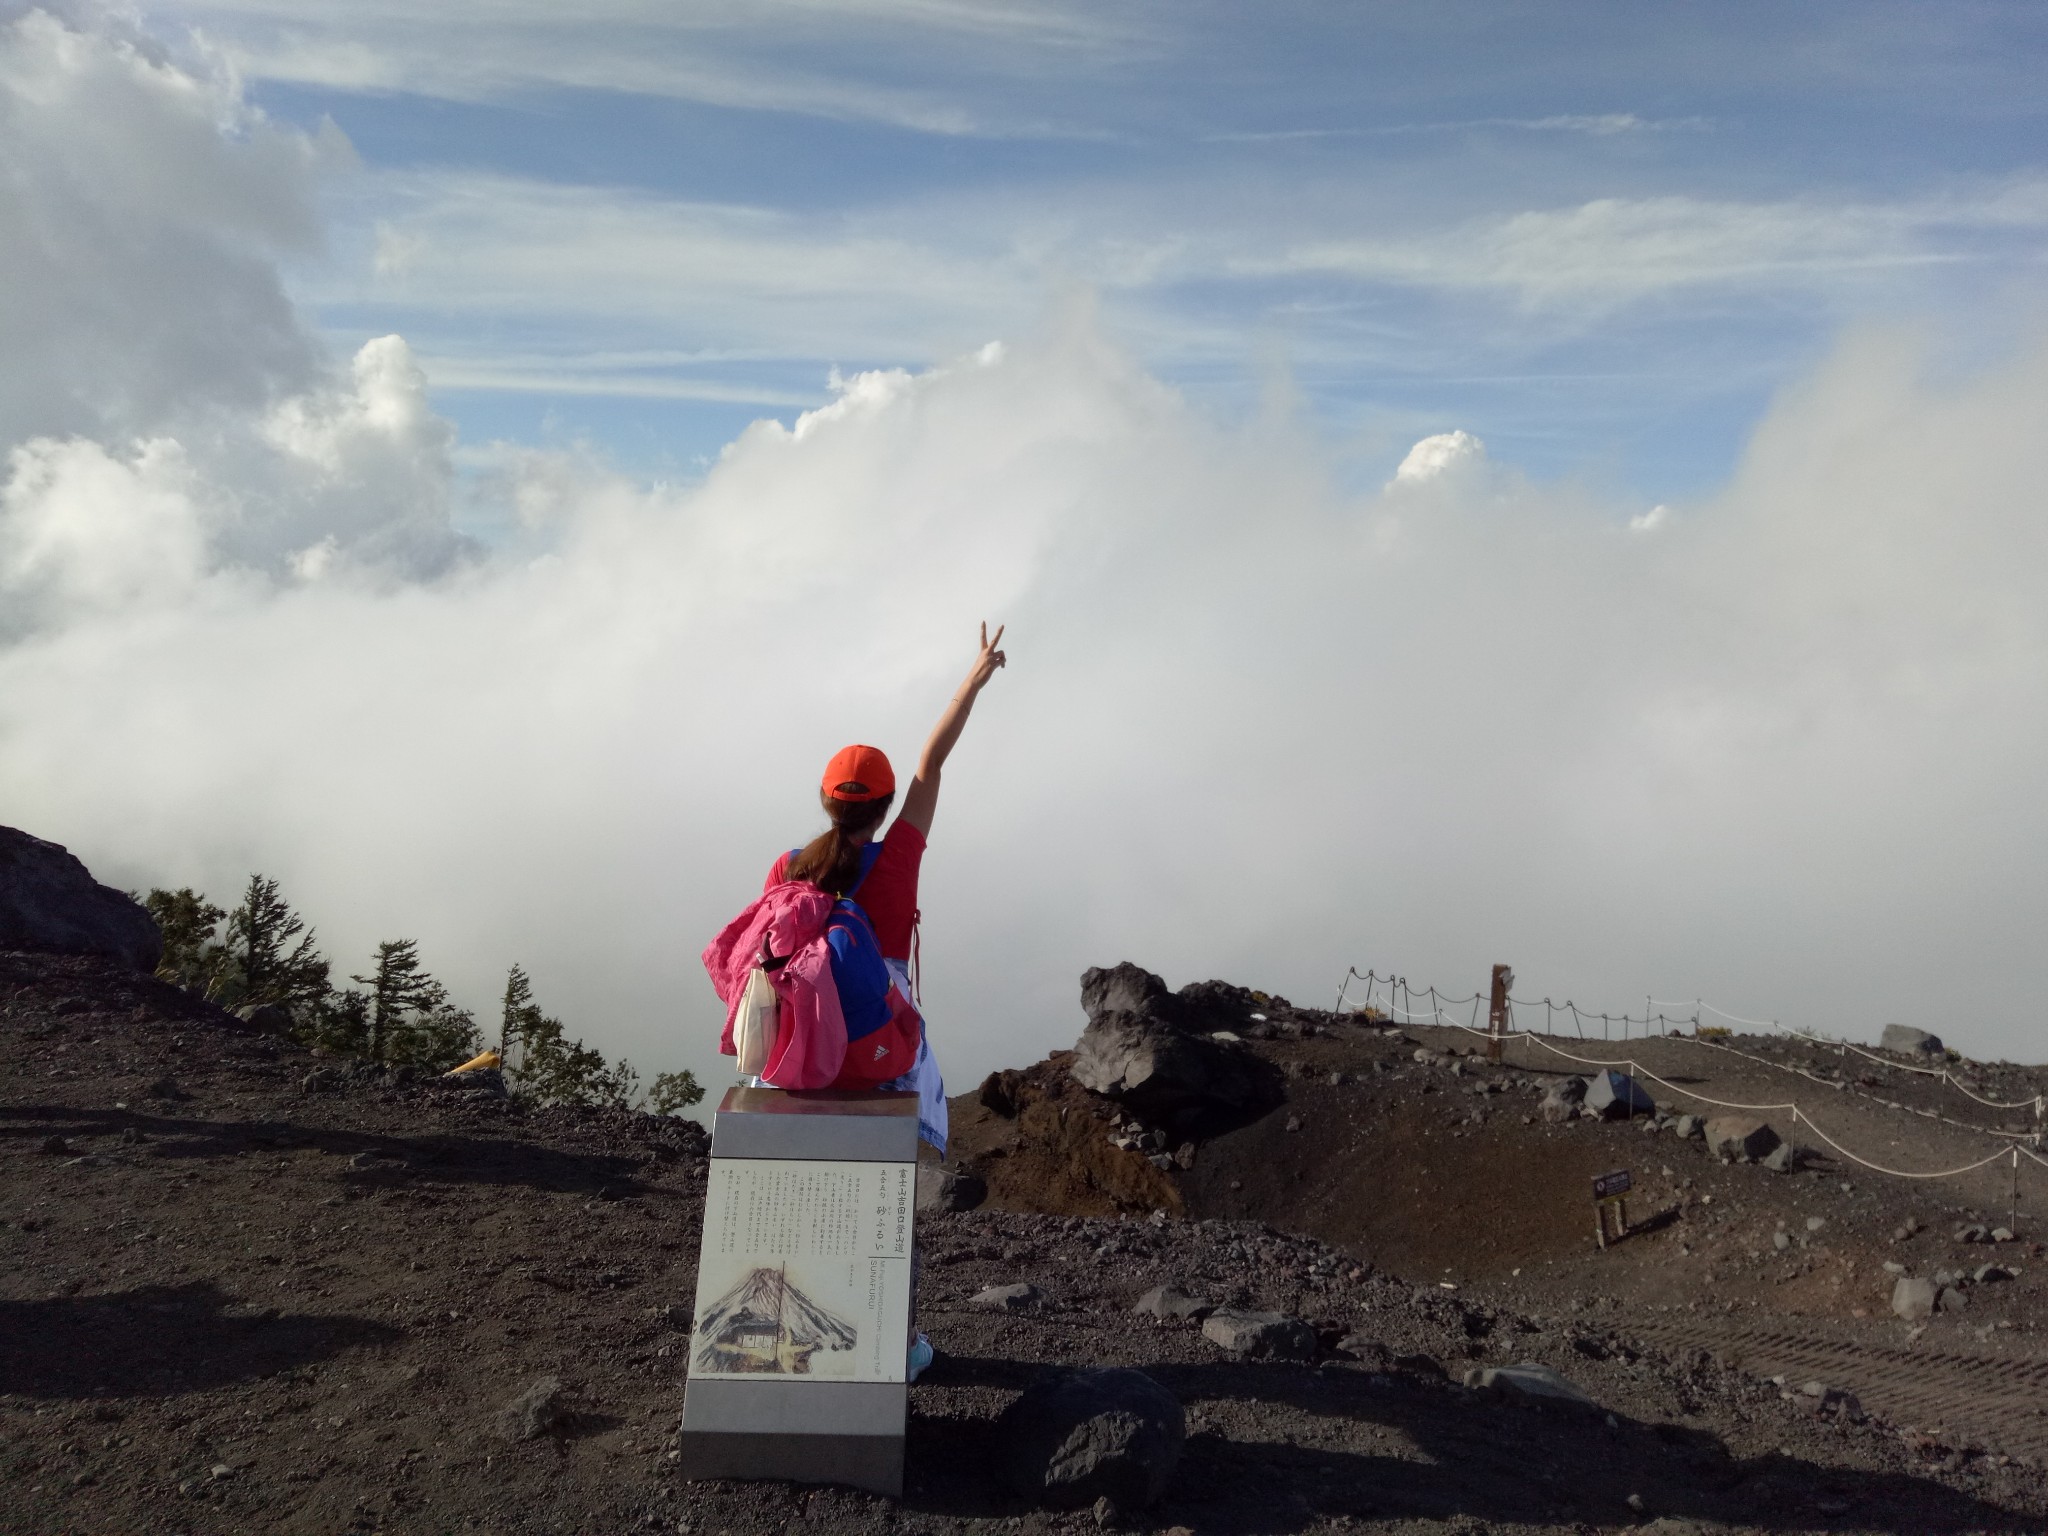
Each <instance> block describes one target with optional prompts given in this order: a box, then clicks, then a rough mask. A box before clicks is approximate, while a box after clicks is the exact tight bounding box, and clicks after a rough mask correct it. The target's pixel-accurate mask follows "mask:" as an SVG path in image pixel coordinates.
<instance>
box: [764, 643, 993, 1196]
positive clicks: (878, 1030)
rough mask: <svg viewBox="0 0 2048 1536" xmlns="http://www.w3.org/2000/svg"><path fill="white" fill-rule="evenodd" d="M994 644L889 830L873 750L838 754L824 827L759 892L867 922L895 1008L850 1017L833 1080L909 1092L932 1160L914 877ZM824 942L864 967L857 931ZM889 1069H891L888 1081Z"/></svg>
mask: <svg viewBox="0 0 2048 1536" xmlns="http://www.w3.org/2000/svg"><path fill="white" fill-rule="evenodd" d="M1002 639H1003V631H1002V628H1001V627H1000V626H998V628H997V629H996V635H995V639H993V640H991V639H990V638H989V635H988V626H987V625H986V624H984V625H982V626H981V650H980V654H978V655H977V656H976V657H975V659H974V665H973V666H972V667H971V668H969V669H968V672H967V678H966V681H965V682H963V683H962V684H961V685H960V687H959V688H958V689H957V690H956V691H955V692H954V694H953V697H952V699H951V700H950V701H949V702H948V703H947V705H946V708H945V710H944V712H943V713H942V714H940V716H939V723H938V724H937V725H936V726H934V727H933V728H932V734H931V739H930V740H928V741H927V742H926V743H925V744H924V753H923V755H922V756H921V757H920V758H919V759H918V764H917V777H915V778H914V779H912V780H911V781H910V789H909V791H908V792H907V793H906V794H905V795H904V797H903V809H902V811H901V813H900V814H898V816H897V817H896V820H895V821H894V822H893V823H891V825H890V827H889V830H888V831H887V832H886V833H884V834H883V835H882V836H880V837H877V836H876V831H877V829H878V828H879V827H880V826H881V825H882V822H883V821H884V820H886V819H887V817H888V814H889V807H890V806H891V805H892V804H893V803H894V802H895V799H896V774H895V770H894V769H892V768H891V767H890V766H889V759H888V758H887V756H885V755H884V754H883V753H882V751H881V749H880V748H877V747H869V746H860V745H855V746H851V747H846V748H843V749H842V750H841V751H840V752H839V753H837V754H836V755H835V756H834V757H833V759H832V761H831V762H829V763H827V764H826V765H825V775H824V778H823V780H822V782H821V783H820V785H819V788H818V799H819V801H820V802H821V803H822V804H823V806H824V808H825V814H826V815H827V816H828V817H829V818H831V823H832V824H831V825H830V826H829V827H827V828H826V830H825V831H824V833H823V834H822V835H820V836H818V837H816V838H814V839H812V841H811V842H810V843H808V844H807V845H805V846H804V847H802V848H796V849H792V850H791V851H790V852H788V853H785V854H784V855H782V857H781V858H779V859H777V860H776V861H775V864H774V867H773V868H772V869H770V870H769V871H768V879H767V882H766V883H765V884H764V885H763V887H762V889H763V890H764V891H765V890H767V889H769V888H771V887H773V886H775V885H778V884H780V883H781V882H783V881H785V880H805V881H809V882H810V883H811V884H813V885H816V886H818V887H820V888H821V889H823V890H826V891H828V892H830V893H831V894H832V895H834V896H840V897H845V898H847V899H848V900H850V901H852V902H853V903H854V904H855V905H857V906H858V907H859V908H860V909H861V912H862V913H864V914H865V915H866V917H867V921H868V925H869V927H871V928H872V929H873V932H874V940H875V943H876V945H877V947H878V948H879V951H880V959H881V961H882V962H883V964H884V965H885V966H886V967H887V973H888V976H889V977H890V978H891V979H892V980H893V982H894V983H895V985H894V986H893V987H892V988H891V989H890V991H891V994H892V1001H894V1002H895V1004H896V1006H895V1007H894V1008H892V1009H891V1010H890V1012H889V1013H888V1014H887V1016H881V1015H878V1016H877V1017H876V1018H874V1019H866V1018H857V1017H855V1016H854V1015H853V1014H852V1013H850V1014H849V1016H848V1018H847V1033H848V1036H849V1040H848V1047H847V1066H846V1068H845V1070H844V1071H843V1072H842V1074H841V1079H840V1081H841V1083H842V1085H845V1086H855V1085H858V1086H876V1087H883V1088H892V1089H899V1090H909V1089H915V1090H916V1092H917V1095H918V1133H919V1135H920V1136H922V1137H923V1139H924V1140H925V1141H927V1142H929V1143H931V1145H932V1146H934V1147H936V1148H937V1149H938V1150H939V1153H940V1155H941V1156H943V1155H944V1154H945V1150H946V1131H947V1125H946V1089H945V1084H944V1082H943V1081H942V1080H941V1079H940V1076H939V1069H938V1064H937V1062H936V1061H935V1060H934V1059H933V1057H932V1052H931V1046H930V1044H929V1043H928V1042H927V1041H926V1040H925V1039H924V1031H923V1028H922V1020H921V1019H920V1018H919V1017H918V1016H917V1014H916V1012H915V1010H914V1009H910V1008H909V1007H908V1006H907V1005H908V1001H909V1000H910V999H912V998H914V996H915V992H914V989H913V987H912V983H911V974H910V968H911V963H912V957H913V955H914V953H915V948H916V942H917V918H918V911H917V876H918V868H919V866H920V865H921V864H922V862H923V860H924V849H925V837H926V835H927V834H928V833H929V832H930V830H931V825H932V813H933V812H934V811H935V810H936V809H937V808H938V803H939V773H940V770H941V769H942V768H944V767H945V763H946V758H947V757H948V756H949V755H950V754H951V753H952V750H953V745H954V743H955V742H957V741H959V739H960V731H961V728H962V727H964V726H965V725H966V724H967V716H968V714H969V712H970V711H972V710H973V708H974V700H975V696H976V695H977V694H979V693H980V692H981V690H982V689H983V687H985V686H986V685H987V683H988V680H989V679H990V678H991V677H993V676H995V674H996V669H997V668H998V667H1001V666H1003V665H1004V664H1005V662H1006V661H1007V659H1008V658H1007V657H1005V656H1004V654H1003V652H1002V651H1001V650H999V649H998V647H999V646H1000V645H1001V644H1002ZM831 940H832V943H833V946H834V962H833V963H834V970H835V971H850V970H851V969H852V968H853V967H854V966H856V965H857V964H858V963H859V962H860V960H862V959H863V958H865V957H864V956H862V955H860V954H858V953H857V951H858V950H859V949H860V947H861V946H862V945H863V944H864V942H865V940H864V936H862V935H861V934H859V933H858V932H857V931H849V930H847V929H845V928H840V929H835V930H834V932H833V933H832V935H831ZM851 990H852V989H851V988H843V989H842V998H841V1001H842V1004H844V1005H847V1006H849V1007H851V1008H853V1009H855V1010H858V1008H859V1004H858V1003H857V1002H856V1001H855V1000H854V999H853V998H852V997H851V995H850V993H851ZM906 1015H907V1017H906ZM899 1053H900V1054H901V1055H902V1056H905V1057H908V1058H910V1059H908V1060H903V1061H897V1062H892V1061H891V1059H890V1058H891V1056H892V1055H893V1054H899ZM877 1063H880V1064H881V1065H880V1066H877ZM891 1065H893V1066H896V1067H897V1068H898V1070H897V1071H896V1072H894V1073H888V1067H889V1066H891ZM885 1073H888V1075H886V1076H884V1074H885Z"/></svg>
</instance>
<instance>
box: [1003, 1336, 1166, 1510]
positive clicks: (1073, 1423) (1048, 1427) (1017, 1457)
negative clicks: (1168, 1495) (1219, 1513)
mask: <svg viewBox="0 0 2048 1536" xmlns="http://www.w3.org/2000/svg"><path fill="white" fill-rule="evenodd" d="M996 1435H997V1439H998V1441H999V1443H1000V1444H1001V1446H1002V1455H1003V1462H1004V1470H1005V1472H1006V1473H1007V1474H1008V1476H1009V1481H1010V1485H1011V1486H1012V1487H1013V1488H1015V1489H1016V1491H1017V1492H1018V1493H1019V1494H1021V1495H1023V1496H1024V1497H1025V1498H1028V1499H1031V1500H1033V1501H1034V1502H1036V1503H1039V1504H1044V1505H1047V1506H1050V1507H1052V1508H1055V1509H1083V1508H1086V1507H1087V1506H1089V1505H1091V1504H1093V1503H1095V1501H1096V1500H1097V1499H1108V1500H1109V1501H1110V1502H1111V1503H1112V1504H1113V1505H1114V1506H1115V1507H1116V1508H1117V1509H1118V1510H1135V1509H1143V1508H1144V1507H1145V1506H1146V1505H1148V1504H1150V1503H1152V1502H1153V1501H1154V1500H1156V1499H1157V1498H1158V1497H1159V1496H1160V1495H1161V1494H1162V1493H1164V1492H1165V1491H1166V1485H1167V1484H1168V1483H1169V1482H1170V1481H1171V1480H1172V1478H1173V1470H1174V1468H1175V1466H1177V1465H1178V1464H1179V1462H1180V1451H1181V1445H1182V1443H1183V1442H1184V1441H1185V1439H1186V1438H1187V1421H1186V1418H1185V1416H1184V1415H1183V1413H1182V1412H1181V1406H1180V1403H1179V1401H1178V1400H1177V1399H1176V1398H1175V1397H1174V1395H1173V1394H1172V1393H1171V1392H1169V1391H1167V1390H1166V1388H1164V1387H1162V1386H1161V1385H1160V1384H1159V1383H1158V1382H1156V1381H1154V1380H1153V1379H1152V1378H1151V1377H1150V1376H1147V1375H1146V1374H1145V1373H1144V1372H1143V1371H1132V1370H1125V1369H1121V1368H1110V1369H1107V1370H1084V1371H1070V1372H1062V1373H1061V1374H1059V1375H1057V1376H1053V1377H1050V1378H1048V1379H1047V1380H1044V1381H1040V1382H1038V1383H1036V1384H1035V1385H1033V1386H1031V1387H1029V1388H1027V1389H1026V1390H1025V1391H1024V1393H1023V1395H1022V1396H1020V1397H1019V1398H1018V1399H1017V1400H1016V1401H1015V1402H1013V1403H1011V1404H1010V1406H1009V1407H1008V1408H1006V1409H1004V1410H1003V1414H1002V1417H1001V1418H1000V1419H999V1420H997V1422H996Z"/></svg>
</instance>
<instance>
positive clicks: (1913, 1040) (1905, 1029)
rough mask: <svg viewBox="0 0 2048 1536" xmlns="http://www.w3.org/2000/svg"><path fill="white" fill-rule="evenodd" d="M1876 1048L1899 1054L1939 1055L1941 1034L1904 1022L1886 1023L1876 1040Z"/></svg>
mask: <svg viewBox="0 0 2048 1536" xmlns="http://www.w3.org/2000/svg"><path fill="white" fill-rule="evenodd" d="M1878 1049H1879V1050H1882V1051H1897V1052H1898V1053H1899V1054H1900V1055H1901V1056H1939V1055H1940V1054H1941V1053H1942V1044H1941V1036H1939V1035H1933V1034H1929V1033H1928V1032H1927V1031H1926V1030H1924V1029H1914V1028H1912V1027H1911V1026H1910V1025H1906V1024H1887V1025H1885V1027H1884V1035H1883V1036H1882V1038H1880V1039H1879V1041H1878Z"/></svg>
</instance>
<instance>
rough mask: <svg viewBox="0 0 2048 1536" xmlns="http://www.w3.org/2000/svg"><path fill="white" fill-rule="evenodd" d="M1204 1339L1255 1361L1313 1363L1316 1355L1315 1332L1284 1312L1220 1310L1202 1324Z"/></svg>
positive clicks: (1222, 1308)
mask: <svg viewBox="0 0 2048 1536" xmlns="http://www.w3.org/2000/svg"><path fill="white" fill-rule="evenodd" d="M1202 1337H1203V1338H1205V1339H1207V1340H1208V1341H1209V1342H1210V1343H1211V1344H1216V1345H1220V1346H1221V1347H1222V1348H1224V1349H1227V1350H1229V1351H1230V1352H1231V1353H1232V1354H1236V1355H1244V1356H1247V1357H1248V1358H1250V1359H1253V1360H1313V1359H1314V1358H1315V1353H1316V1331H1315V1329H1313V1328H1311V1327H1309V1325H1308V1324H1307V1323H1305V1322H1303V1321H1302V1320H1301V1319H1300V1318H1298V1317H1289V1316H1287V1315H1286V1314H1285V1313H1284V1312H1246V1311H1241V1310H1240V1309H1238V1308H1236V1307H1221V1308H1218V1309H1217V1310H1216V1311H1214V1312H1211V1313H1210V1314H1209V1316H1208V1319H1207V1320H1206V1321H1205V1322H1204V1323H1203V1324H1202Z"/></svg>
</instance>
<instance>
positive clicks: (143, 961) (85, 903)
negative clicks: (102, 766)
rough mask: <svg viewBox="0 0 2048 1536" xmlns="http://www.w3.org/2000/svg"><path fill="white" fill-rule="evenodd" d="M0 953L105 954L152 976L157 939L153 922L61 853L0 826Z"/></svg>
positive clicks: (160, 947) (158, 955)
mask: <svg viewBox="0 0 2048 1536" xmlns="http://www.w3.org/2000/svg"><path fill="white" fill-rule="evenodd" d="M0 949H48V950H57V951H59V952H61V953H64V954H72V955H106V956H108V957H110V958H112V959H115V960H119V961H122V962H123V963H124V964H127V965H131V966H133V967H134V968H135V969H136V970H138V971H153V970H155V969H156V965H157V962H158V961H159V960H161V959H162V958H163V953H164V940H163V935H162V934H161V933H159V932H158V931H157V926H156V919H155V918H153V917H151V916H150V915H149V913H148V912H146V911H144V910H143V909H142V907H141V906H139V905H138V904H137V903H136V902H134V901H132V900H130V899H129V898H128V897H127V896H125V895H123V894H122V893H121V892H119V891H117V890H115V889H114V888H113V887H112V886H110V885H101V884H100V883H99V881H97V880H95V879H93V877H92V873H91V871H90V870H88V869H87V868H86V867H85V866H84V865H83V864H81V863H80V862H79V861H78V860H77V859H76V858H74V857H72V855H71V854H70V853H69V852H67V851H66V850H64V849H63V848H60V847H58V846H57V845H56V844H55V843H46V842H44V841H43V840H42V839H41V838H39V837H31V836H29V835H28V833H26V832H22V831H18V830H17V829H15V828H13V827H0Z"/></svg>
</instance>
